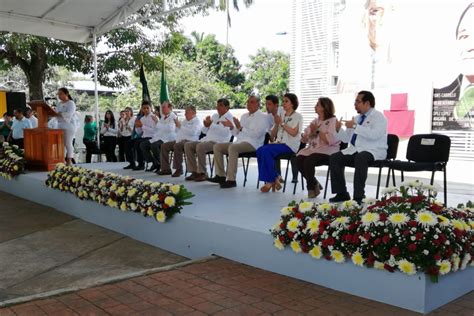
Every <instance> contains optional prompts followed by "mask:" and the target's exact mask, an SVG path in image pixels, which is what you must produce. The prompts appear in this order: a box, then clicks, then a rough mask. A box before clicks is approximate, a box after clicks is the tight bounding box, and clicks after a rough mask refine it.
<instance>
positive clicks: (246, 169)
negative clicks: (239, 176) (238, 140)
mask: <svg viewBox="0 0 474 316" xmlns="http://www.w3.org/2000/svg"><path fill="white" fill-rule="evenodd" d="M269 142H270V134H269V133H266V134H265V140H264V141H263V145H267V144H268V143H269ZM239 158H242V168H243V169H244V187H245V184H246V183H247V175H248V172H249V163H250V159H251V158H257V152H256V151H250V152H247V153H240V155H239ZM245 159H247V162H245ZM257 188H258V179H257Z"/></svg>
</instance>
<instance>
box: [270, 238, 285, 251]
mask: <svg viewBox="0 0 474 316" xmlns="http://www.w3.org/2000/svg"><path fill="white" fill-rule="evenodd" d="M273 246H275V248H276V249H278V250H283V249H284V248H285V246H284V245H283V244H282V243H281V241H280V239H279V238H275V239H274V240H273Z"/></svg>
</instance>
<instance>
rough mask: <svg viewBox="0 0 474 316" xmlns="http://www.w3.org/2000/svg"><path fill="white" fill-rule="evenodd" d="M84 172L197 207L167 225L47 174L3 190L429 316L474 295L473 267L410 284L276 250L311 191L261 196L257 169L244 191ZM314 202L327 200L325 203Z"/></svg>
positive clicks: (175, 246) (461, 198) (157, 242)
mask: <svg viewBox="0 0 474 316" xmlns="http://www.w3.org/2000/svg"><path fill="white" fill-rule="evenodd" d="M81 166H83V167H87V168H91V169H102V170H107V171H111V172H115V173H119V174H123V175H130V176H133V177H135V178H142V179H147V180H151V181H160V182H171V183H182V184H184V185H185V186H186V188H187V189H188V190H190V191H191V192H193V193H194V194H195V195H196V196H195V197H194V198H193V199H192V200H191V201H192V203H193V204H192V205H189V206H186V207H185V208H184V209H183V211H182V213H181V214H177V215H176V216H175V217H174V218H173V219H172V220H170V221H169V222H167V223H165V224H160V223H158V222H156V221H154V220H152V219H151V218H145V217H143V216H141V215H140V214H136V213H131V212H121V211H119V210H117V209H112V208H109V207H105V206H102V205H99V204H97V203H94V202H91V201H81V200H79V199H77V198H75V197H74V196H73V195H71V194H68V193H63V192H59V191H56V190H52V189H49V188H47V187H46V186H45V185H44V181H45V180H46V176H47V173H46V172H37V173H27V174H24V175H20V176H19V177H18V178H17V179H15V180H11V181H7V180H4V179H3V178H1V179H0V190H2V191H5V192H8V193H11V194H13V195H17V196H21V197H22V198H25V199H28V200H31V201H34V202H37V203H40V204H44V205H47V206H50V207H53V208H55V209H58V210H60V211H62V212H65V213H68V214H70V215H73V216H76V217H78V218H81V219H84V220H86V221H89V222H92V223H94V224H97V225H100V226H103V227H106V228H108V229H111V230H114V231H117V232H120V233H122V234H125V235H127V236H130V237H132V238H134V239H137V240H139V241H142V242H145V243H148V244H151V245H154V246H157V247H160V248H163V249H165V250H168V251H171V252H174V253H177V254H179V255H182V256H185V257H188V258H201V257H205V256H208V255H210V254H216V255H219V256H222V257H225V258H228V259H231V260H235V261H238V262H242V263H245V264H249V265H252V266H255V267H258V268H262V269H265V270H269V271H273V272H276V273H280V274H284V275H288V276H291V277H295V278H298V279H302V280H306V281H308V282H312V283H316V284H319V285H322V286H325V287H328V288H332V289H335V290H339V291H343V292H346V293H350V294H354V295H357V296H361V297H365V298H368V299H372V300H376V301H380V302H383V303H387V304H392V305H395V306H399V307H402V308H406V309H410V310H413V311H417V312H424V313H426V312H429V311H431V310H433V309H435V308H437V307H439V306H442V305H444V304H446V303H448V302H449V301H451V300H453V299H455V298H457V297H459V296H462V295H463V294H466V293H468V292H470V291H472V290H473V289H474V269H473V268H469V269H466V270H465V271H462V272H459V273H452V274H449V275H448V276H446V277H441V278H440V281H439V283H436V284H435V283H432V282H431V281H430V280H429V279H428V278H426V277H425V275H424V274H419V275H416V276H412V277H410V276H406V275H403V274H402V273H388V272H385V271H378V270H374V269H366V268H360V267H357V266H355V265H353V264H352V263H345V264H336V263H334V262H328V261H326V260H315V259H312V258H311V257H310V256H309V255H306V254H295V253H293V252H292V251H291V250H289V249H287V250H284V251H279V250H277V249H276V248H274V247H273V245H272V243H273V240H272V237H271V235H270V232H269V229H270V228H271V227H272V226H273V225H274V224H275V223H276V222H277V221H278V219H279V217H280V209H281V208H282V207H284V206H286V205H287V204H288V202H289V201H291V200H292V199H295V200H297V201H299V200H300V199H303V198H304V197H305V192H302V191H301V186H300V185H299V187H298V191H297V194H296V195H292V189H293V186H292V184H289V187H288V188H287V192H286V193H282V192H276V193H267V194H263V193H260V191H258V190H257V189H256V170H255V166H252V167H251V170H250V172H249V174H250V176H249V179H248V182H247V186H246V187H245V188H243V187H242V179H241V178H238V179H237V181H238V185H239V186H238V187H237V188H232V189H226V190H223V189H220V188H219V187H218V186H217V185H215V184H212V183H208V182H201V183H195V182H186V181H184V178H183V177H181V178H178V179H176V178H171V177H169V176H157V175H155V174H154V173H149V172H144V171H139V172H133V171H125V170H123V169H122V167H123V166H124V164H120V163H115V164H107V163H103V164H90V165H85V164H84V165H81ZM239 173H241V172H240V170H239ZM290 174H291V172H290ZM239 176H240V177H241V175H240V174H239ZM320 181H321V182H322V181H324V178H320ZM322 183H323V182H322ZM348 189H349V190H351V189H352V188H350V187H349V188H348ZM367 195H368V196H373V197H374V196H375V187H374V186H370V185H369V186H368V188H367ZM440 199H442V197H440ZM315 201H322V198H318V199H316V200H315ZM466 201H467V197H466V196H465V195H462V194H457V195H456V194H451V193H450V195H449V202H450V203H449V204H451V205H455V204H457V203H458V202H466Z"/></svg>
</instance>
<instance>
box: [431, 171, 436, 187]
mask: <svg viewBox="0 0 474 316" xmlns="http://www.w3.org/2000/svg"><path fill="white" fill-rule="evenodd" d="M435 172H436V171H433V172H431V180H430V184H431V185H433V183H434V176H435Z"/></svg>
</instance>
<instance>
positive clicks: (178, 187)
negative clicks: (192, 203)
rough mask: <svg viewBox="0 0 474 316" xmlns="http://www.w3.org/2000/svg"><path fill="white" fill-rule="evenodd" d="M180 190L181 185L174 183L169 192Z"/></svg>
mask: <svg viewBox="0 0 474 316" xmlns="http://www.w3.org/2000/svg"><path fill="white" fill-rule="evenodd" d="M180 190H181V186H180V185H178V184H175V185H173V186H172V187H171V192H173V194H178V193H179V191H180Z"/></svg>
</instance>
